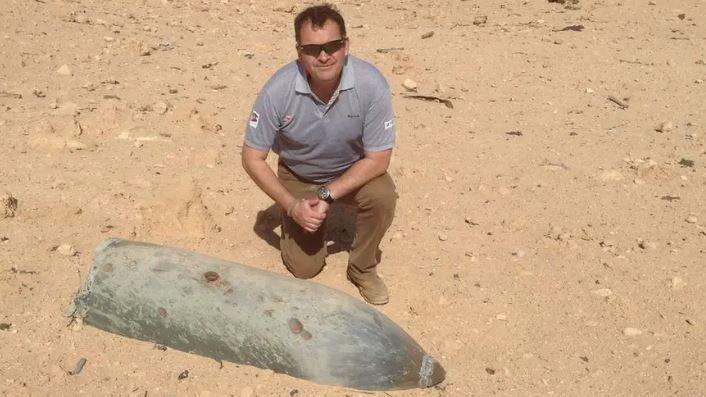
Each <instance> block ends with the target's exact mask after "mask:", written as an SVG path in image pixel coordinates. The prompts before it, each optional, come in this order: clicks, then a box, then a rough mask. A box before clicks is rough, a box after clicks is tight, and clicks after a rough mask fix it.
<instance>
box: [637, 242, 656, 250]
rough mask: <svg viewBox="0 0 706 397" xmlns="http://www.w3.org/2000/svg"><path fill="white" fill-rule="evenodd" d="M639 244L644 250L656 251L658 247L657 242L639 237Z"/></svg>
mask: <svg viewBox="0 0 706 397" xmlns="http://www.w3.org/2000/svg"><path fill="white" fill-rule="evenodd" d="M637 246H638V247H640V248H642V249H643V250H646V249H649V250H651V251H654V250H656V249H657V243H655V242H654V241H649V240H642V239H638V240H637Z"/></svg>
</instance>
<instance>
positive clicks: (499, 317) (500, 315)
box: [495, 314, 507, 321]
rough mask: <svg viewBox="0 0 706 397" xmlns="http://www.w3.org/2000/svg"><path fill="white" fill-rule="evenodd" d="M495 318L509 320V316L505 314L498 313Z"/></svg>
mask: <svg viewBox="0 0 706 397" xmlns="http://www.w3.org/2000/svg"><path fill="white" fill-rule="evenodd" d="M495 318H496V319H498V320H500V321H506V320H507V316H506V315H504V314H498V315H497V316H495Z"/></svg>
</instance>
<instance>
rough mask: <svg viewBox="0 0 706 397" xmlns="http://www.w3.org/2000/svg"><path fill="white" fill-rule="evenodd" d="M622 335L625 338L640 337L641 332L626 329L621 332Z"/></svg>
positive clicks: (634, 329)
mask: <svg viewBox="0 0 706 397" xmlns="http://www.w3.org/2000/svg"><path fill="white" fill-rule="evenodd" d="M623 335H625V336H631V337H632V336H639V335H642V331H640V330H639V329H637V328H632V327H627V328H625V329H624V330H623Z"/></svg>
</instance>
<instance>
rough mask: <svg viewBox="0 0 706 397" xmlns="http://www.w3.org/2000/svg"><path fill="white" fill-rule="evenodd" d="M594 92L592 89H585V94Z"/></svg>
mask: <svg viewBox="0 0 706 397" xmlns="http://www.w3.org/2000/svg"><path fill="white" fill-rule="evenodd" d="M594 92H595V91H593V88H586V94H593V93H594Z"/></svg>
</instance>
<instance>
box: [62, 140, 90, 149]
mask: <svg viewBox="0 0 706 397" xmlns="http://www.w3.org/2000/svg"><path fill="white" fill-rule="evenodd" d="M66 147H67V148H68V149H69V150H84V149H86V147H87V146H86V144H85V143H83V142H79V141H76V140H73V139H71V140H68V141H66Z"/></svg>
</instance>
